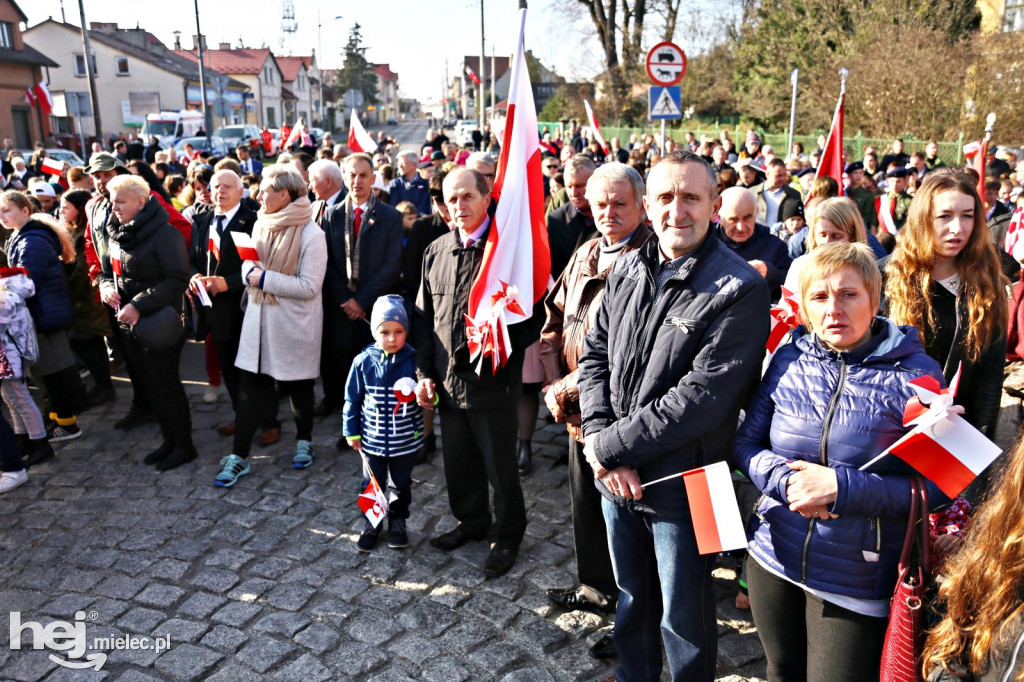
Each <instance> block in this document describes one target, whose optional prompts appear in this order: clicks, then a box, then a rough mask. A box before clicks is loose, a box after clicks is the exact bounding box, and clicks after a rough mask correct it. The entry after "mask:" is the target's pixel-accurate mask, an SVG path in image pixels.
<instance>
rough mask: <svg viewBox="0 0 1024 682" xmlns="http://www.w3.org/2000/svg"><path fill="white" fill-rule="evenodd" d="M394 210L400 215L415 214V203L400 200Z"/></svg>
mask: <svg viewBox="0 0 1024 682" xmlns="http://www.w3.org/2000/svg"><path fill="white" fill-rule="evenodd" d="M395 210H396V211H398V212H399V213H401V214H402V215H416V213H417V212H416V205H415V204H413V203H412V202H411V201H400V202H398V204H397V205H396V206H395Z"/></svg>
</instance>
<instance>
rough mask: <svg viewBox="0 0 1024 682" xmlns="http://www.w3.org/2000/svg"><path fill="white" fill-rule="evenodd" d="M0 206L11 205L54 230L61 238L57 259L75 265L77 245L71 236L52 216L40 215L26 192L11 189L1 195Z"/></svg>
mask: <svg viewBox="0 0 1024 682" xmlns="http://www.w3.org/2000/svg"><path fill="white" fill-rule="evenodd" d="M0 204H9V205H11V206H14V207H15V208H20V209H23V210H26V211H28V212H29V218H30V219H31V220H34V221H36V222H37V223H42V224H43V225H46V226H47V227H48V228H50V229H51V230H53V231H54V232H55V233H56V234H57V236H58V237H59V238H60V253H59V254H57V257H58V258H59V259H60V260H61V262H64V263H73V262H74V260H75V245H74V243H73V242H72V241H71V235H69V234H68V233H67V230H65V229H64V228H63V227H61V225H60V223H59V222H57V219H56V218H54V217H53V216H51V215H47V214H45V213H39V212H37V211H36V205H35V204H34V203H33V202H32V198H31V197H29V196H27V195H26V194H25V193H24V192H19V191H18V190H16V189H9V190H7V191H6V192H4V193H3V194H0Z"/></svg>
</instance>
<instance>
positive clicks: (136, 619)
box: [117, 607, 167, 634]
mask: <svg viewBox="0 0 1024 682" xmlns="http://www.w3.org/2000/svg"><path fill="white" fill-rule="evenodd" d="M164 620H167V616H165V615H164V614H163V612H162V611H155V610H154V609H146V608H142V607H136V608H134V609H132V610H131V611H129V612H128V613H126V614H124V615H123V616H121V618H120V620H118V621H117V625H118V627H120V628H123V629H124V631H125V632H126V633H131V634H136V633H144V632H152V631H153V628H155V627H156V625H157V623H161V622H163V621H164Z"/></svg>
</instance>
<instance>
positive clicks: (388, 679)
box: [366, 661, 413, 682]
mask: <svg viewBox="0 0 1024 682" xmlns="http://www.w3.org/2000/svg"><path fill="white" fill-rule="evenodd" d="M412 680H413V678H412V677H410V671H408V670H406V669H405V668H404V666H403V665H402V663H401V661H394V662H392V663H391V665H390V666H388V667H387V668H385V669H384V670H381V671H380V672H378V673H377V674H376V675H372V676H370V677H368V678H366V682H412Z"/></svg>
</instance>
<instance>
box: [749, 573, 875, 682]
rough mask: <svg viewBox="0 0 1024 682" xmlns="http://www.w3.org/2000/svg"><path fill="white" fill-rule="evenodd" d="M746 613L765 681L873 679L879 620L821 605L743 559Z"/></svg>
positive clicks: (794, 587)
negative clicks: (765, 673) (761, 654)
mask: <svg viewBox="0 0 1024 682" xmlns="http://www.w3.org/2000/svg"><path fill="white" fill-rule="evenodd" d="M747 585H748V587H749V589H750V611H751V613H752V615H753V616H754V625H756V626H757V636H758V637H760V638H761V644H762V645H763V646H764V653H765V656H766V657H767V658H768V680H769V681H770V682H794V681H797V680H799V681H800V682H804V681H807V682H862V681H863V680H877V679H878V668H879V662H880V661H881V659H882V643H883V641H884V640H885V628H886V625H887V624H888V621H887V619H885V618H872V617H871V616H863V615H861V614H859V613H854V612H853V611H848V610H847V609H844V608H842V607H839V606H836V605H835V604H830V603H829V602H826V601H823V600H821V599H819V598H818V597H815V596H814V595H813V594H810V593H808V592H806V591H804V590H803V588H801V587H800V586H799V585H796V584H794V583H791V582H789V581H787V580H783V579H782V578H779V577H777V576H775V575H773V574H772V573H769V572H768V571H766V570H765V569H764V568H763V567H762V566H761V564H759V563H758V562H757V561H756V560H755V559H754V558H753V557H747Z"/></svg>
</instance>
